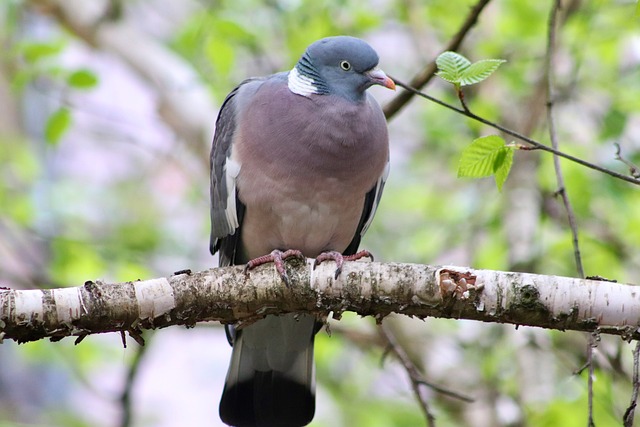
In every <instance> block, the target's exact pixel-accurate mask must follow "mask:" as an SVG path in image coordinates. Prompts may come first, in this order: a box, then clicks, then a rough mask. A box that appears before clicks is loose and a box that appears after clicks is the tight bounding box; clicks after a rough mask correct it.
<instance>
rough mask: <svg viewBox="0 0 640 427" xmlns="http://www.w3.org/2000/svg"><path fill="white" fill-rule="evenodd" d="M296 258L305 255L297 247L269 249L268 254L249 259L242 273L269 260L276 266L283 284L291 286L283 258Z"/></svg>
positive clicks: (301, 257) (246, 272)
mask: <svg viewBox="0 0 640 427" xmlns="http://www.w3.org/2000/svg"><path fill="white" fill-rule="evenodd" d="M292 257H295V258H298V259H300V260H304V259H305V257H304V255H303V254H302V252H300V251H299V250H297V249H289V250H286V251H284V252H282V251H280V250H278V249H275V250H273V251H271V253H269V254H268V255H263V256H260V257H258V258H254V259H252V260H250V261H249V262H248V263H247V264H246V265H245V266H244V274H247V275H248V274H249V270H253V269H254V268H256V267H258V266H259V265H262V264H267V263H269V262H272V263H273V264H274V265H275V267H276V271H277V272H278V274H279V275H280V277H281V278H282V281H283V282H284V284H285V285H286V286H287V287H290V286H291V281H290V280H289V276H288V275H287V271H286V270H285V268H284V260H285V259H287V258H292Z"/></svg>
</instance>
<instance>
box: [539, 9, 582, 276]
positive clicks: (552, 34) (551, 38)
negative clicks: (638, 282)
mask: <svg viewBox="0 0 640 427" xmlns="http://www.w3.org/2000/svg"><path fill="white" fill-rule="evenodd" d="M559 10H560V0H555V1H554V2H553V5H552V6H551V12H550V13H549V24H548V25H549V33H548V38H547V54H546V61H545V62H546V78H547V121H548V122H549V139H550V140H551V146H552V147H553V149H554V150H558V135H557V133H556V122H555V117H554V115H553V106H554V101H555V93H554V88H553V75H554V69H553V56H554V53H555V44H556V27H557V20H558V12H559ZM553 167H554V169H555V172H556V181H557V183H558V193H559V194H560V197H562V203H563V204H564V207H565V209H566V210H567V219H568V220H569V228H570V229H571V238H572V244H573V256H574V258H575V262H576V269H577V270H578V275H579V276H580V277H581V278H584V268H583V267H582V257H581V256H580V245H579V242H578V224H577V221H576V216H575V214H574V212H573V207H572V206H571V201H570V200H569V195H568V194H567V187H566V186H565V184H564V176H563V175H562V168H561V167H560V158H559V157H558V156H557V155H555V154H554V156H553Z"/></svg>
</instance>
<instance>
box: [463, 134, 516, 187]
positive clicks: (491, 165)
mask: <svg viewBox="0 0 640 427" xmlns="http://www.w3.org/2000/svg"><path fill="white" fill-rule="evenodd" d="M512 163H513V148H512V147H510V146H507V145H505V142H504V139H502V138H501V137H499V136H497V135H490V136H485V137H482V138H478V139H476V140H474V141H473V142H472V143H471V144H470V145H469V146H468V147H467V148H465V149H464V150H463V151H462V155H461V157H460V163H459V164H458V177H470V178H482V177H485V176H491V175H495V180H496V185H497V187H498V190H502V186H503V184H504V183H505V181H506V179H507V176H508V175H509V171H510V170H511V165H512Z"/></svg>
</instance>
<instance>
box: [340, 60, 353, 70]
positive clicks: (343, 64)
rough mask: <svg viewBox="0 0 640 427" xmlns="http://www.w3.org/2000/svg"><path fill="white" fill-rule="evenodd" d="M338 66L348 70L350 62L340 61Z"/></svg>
mask: <svg viewBox="0 0 640 427" xmlns="http://www.w3.org/2000/svg"><path fill="white" fill-rule="evenodd" d="M340 68H342V69H343V70H345V71H349V70H350V69H351V64H350V63H349V61H340Z"/></svg>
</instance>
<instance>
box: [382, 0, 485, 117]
mask: <svg viewBox="0 0 640 427" xmlns="http://www.w3.org/2000/svg"><path fill="white" fill-rule="evenodd" d="M489 2H490V0H480V1H478V3H476V5H475V6H473V8H471V10H470V11H469V15H467V17H466V19H465V20H464V22H463V23H462V26H461V27H460V29H459V30H458V32H457V33H456V35H455V36H453V38H452V39H451V40H450V41H449V43H448V44H447V46H446V47H445V48H444V50H443V52H446V51H448V50H451V51H456V50H458V48H459V47H460V45H462V41H463V40H464V38H465V37H466V36H467V34H468V33H469V31H470V30H471V29H472V28H473V26H474V25H475V24H476V22H478V18H479V17H480V13H481V12H482V10H483V9H484V8H485V6H486V5H487V4H489ZM436 71H438V67H437V66H436V62H435V61H433V62H430V63H429V64H427V65H426V66H425V68H424V69H422V70H421V71H420V72H419V73H418V74H416V75H415V76H414V77H413V78H412V79H411V83H410V85H411V86H412V87H415V88H418V89H421V88H423V87H424V86H425V85H426V84H427V83H429V81H431V79H432V78H433V76H434V75H435V73H436ZM413 95H414V93H413V92H412V91H407V92H400V93H399V94H398V95H397V96H396V97H395V98H393V99H392V100H391V101H389V102H388V103H387V104H386V105H385V106H384V115H385V117H386V118H387V120H391V118H392V117H393V116H395V115H396V113H398V111H400V110H401V109H402V108H403V107H404V106H405V105H407V103H409V101H410V100H411V98H413Z"/></svg>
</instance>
